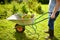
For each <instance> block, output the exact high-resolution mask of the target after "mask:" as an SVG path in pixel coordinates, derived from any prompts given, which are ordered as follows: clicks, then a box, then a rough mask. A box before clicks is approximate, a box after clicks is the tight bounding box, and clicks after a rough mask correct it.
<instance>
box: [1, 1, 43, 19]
mask: <svg viewBox="0 0 60 40" xmlns="http://www.w3.org/2000/svg"><path fill="white" fill-rule="evenodd" d="M33 1H34V0H28V2H22V3H20V4H19V3H17V2H16V1H12V2H11V4H5V5H1V4H0V18H7V17H9V16H11V15H13V14H15V13H17V12H18V13H23V14H24V13H25V14H27V13H29V12H30V13H34V12H35V13H38V14H42V12H43V11H42V9H41V5H39V4H40V3H38V2H37V0H35V1H34V2H33ZM39 11H40V12H41V13H40V12H39ZM1 15H3V16H1Z"/></svg>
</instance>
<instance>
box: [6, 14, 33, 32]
mask: <svg viewBox="0 0 60 40" xmlns="http://www.w3.org/2000/svg"><path fill="white" fill-rule="evenodd" d="M7 20H10V21H13V22H15V23H16V25H15V29H16V31H17V32H20V33H22V32H24V31H25V26H26V25H30V24H33V22H34V17H33V18H30V19H21V18H20V17H19V16H18V14H14V15H12V16H10V17H8V18H7Z"/></svg>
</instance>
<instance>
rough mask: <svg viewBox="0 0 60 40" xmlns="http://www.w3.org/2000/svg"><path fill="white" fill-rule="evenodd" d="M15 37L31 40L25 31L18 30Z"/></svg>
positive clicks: (18, 39)
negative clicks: (19, 31)
mask: <svg viewBox="0 0 60 40" xmlns="http://www.w3.org/2000/svg"><path fill="white" fill-rule="evenodd" d="M15 38H16V40H32V39H31V38H28V37H27V36H26V34H25V33H18V32H15Z"/></svg>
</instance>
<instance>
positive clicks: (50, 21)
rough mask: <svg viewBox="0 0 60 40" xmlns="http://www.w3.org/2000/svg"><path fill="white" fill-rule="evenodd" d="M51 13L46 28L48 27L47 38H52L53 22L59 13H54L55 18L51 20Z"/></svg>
mask: <svg viewBox="0 0 60 40" xmlns="http://www.w3.org/2000/svg"><path fill="white" fill-rule="evenodd" d="M51 14H52V13H49V21H48V26H49V32H48V33H49V38H53V37H54V21H55V20H56V18H57V16H58V15H59V12H57V13H56V15H55V18H54V19H51V18H50V16H51Z"/></svg>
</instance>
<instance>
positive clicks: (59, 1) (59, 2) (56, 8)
mask: <svg viewBox="0 0 60 40" xmlns="http://www.w3.org/2000/svg"><path fill="white" fill-rule="evenodd" d="M59 7H60V0H56V5H55V7H54V9H53V12H52V15H51V18H52V19H53V18H55V14H56V12H57V11H58V9H59Z"/></svg>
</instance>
